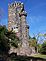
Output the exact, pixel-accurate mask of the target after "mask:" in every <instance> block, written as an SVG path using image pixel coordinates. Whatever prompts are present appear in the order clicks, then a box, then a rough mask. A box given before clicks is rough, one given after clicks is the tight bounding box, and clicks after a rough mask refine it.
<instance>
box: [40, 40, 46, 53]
mask: <svg viewBox="0 0 46 61" xmlns="http://www.w3.org/2000/svg"><path fill="white" fill-rule="evenodd" d="M40 51H41V53H42V54H46V41H44V43H43V44H42V47H41V50H40Z"/></svg>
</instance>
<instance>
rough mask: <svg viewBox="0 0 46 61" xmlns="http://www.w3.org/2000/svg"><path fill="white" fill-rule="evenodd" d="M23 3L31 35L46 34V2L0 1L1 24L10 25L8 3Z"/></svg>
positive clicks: (37, 0)
mask: <svg viewBox="0 0 46 61" xmlns="http://www.w3.org/2000/svg"><path fill="white" fill-rule="evenodd" d="M14 1H21V2H23V3H24V8H25V11H26V12H27V18H26V21H27V23H28V25H29V35H30V36H33V34H38V33H39V32H40V33H46V0H0V14H1V13H3V14H2V15H0V24H2V25H6V26H7V24H8V3H12V2H14Z"/></svg>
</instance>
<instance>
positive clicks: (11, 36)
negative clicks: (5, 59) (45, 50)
mask: <svg viewBox="0 0 46 61" xmlns="http://www.w3.org/2000/svg"><path fill="white" fill-rule="evenodd" d="M18 43H20V40H19V38H18V37H17V36H16V34H15V33H13V32H12V31H10V32H9V31H8V30H7V28H6V26H0V53H1V52H4V53H8V51H9V49H10V45H12V46H14V47H18Z"/></svg>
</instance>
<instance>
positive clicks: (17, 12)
mask: <svg viewBox="0 0 46 61" xmlns="http://www.w3.org/2000/svg"><path fill="white" fill-rule="evenodd" d="M26 16H27V13H26V11H25V10H24V4H23V3H21V2H15V3H11V4H9V5H8V30H9V31H11V30H12V31H14V32H16V35H17V36H18V37H19V38H20V40H21V42H22V47H23V48H27V47H29V44H28V40H29V26H28V25H27V22H26Z"/></svg>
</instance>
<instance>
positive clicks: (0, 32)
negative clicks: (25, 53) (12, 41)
mask: <svg viewBox="0 0 46 61" xmlns="http://www.w3.org/2000/svg"><path fill="white" fill-rule="evenodd" d="M6 32H7V29H6V27H5V26H0V53H1V52H4V53H7V52H8V50H9V48H10V47H9V44H8V43H9V40H8V38H7V37H6V35H5V33H6Z"/></svg>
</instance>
